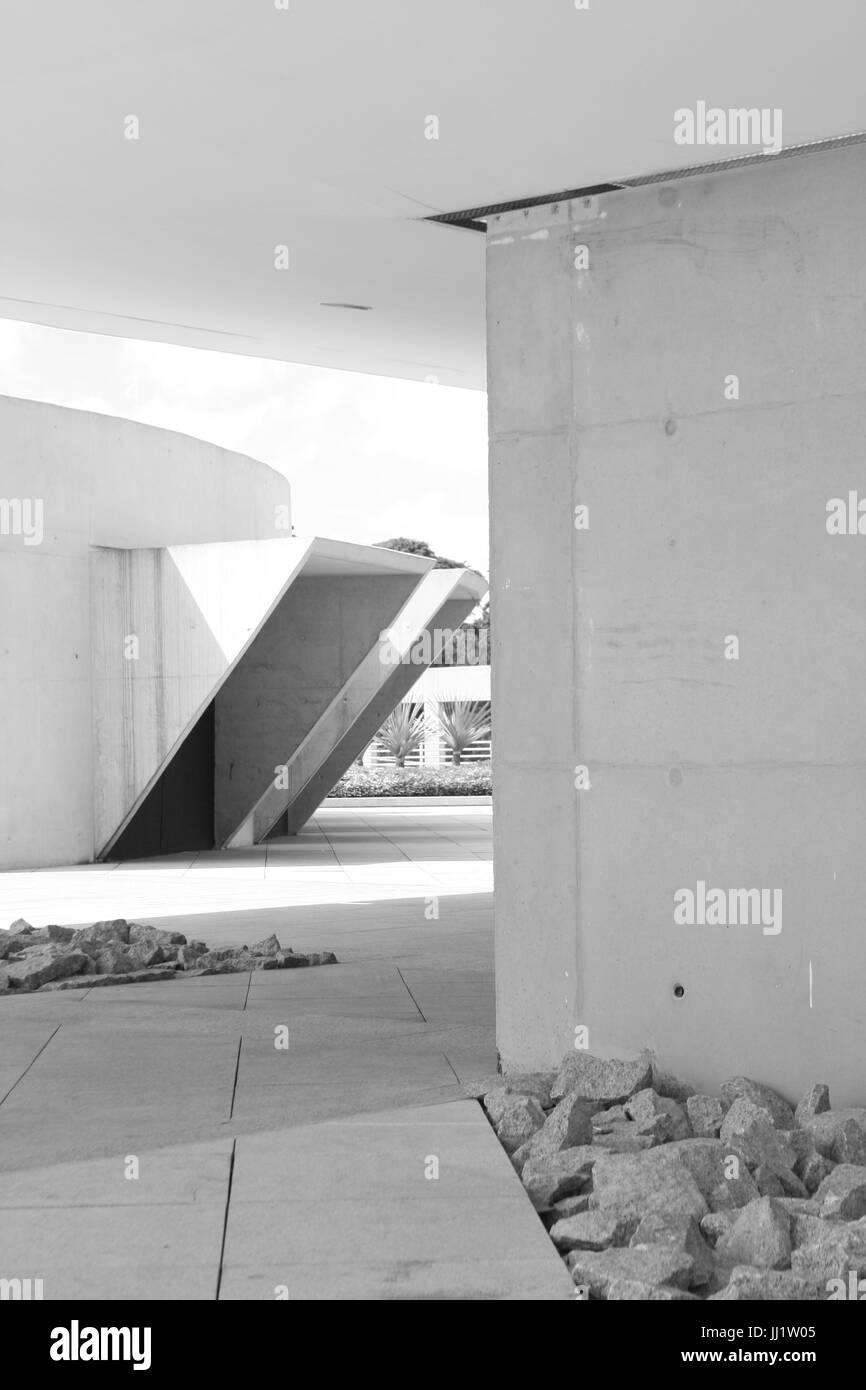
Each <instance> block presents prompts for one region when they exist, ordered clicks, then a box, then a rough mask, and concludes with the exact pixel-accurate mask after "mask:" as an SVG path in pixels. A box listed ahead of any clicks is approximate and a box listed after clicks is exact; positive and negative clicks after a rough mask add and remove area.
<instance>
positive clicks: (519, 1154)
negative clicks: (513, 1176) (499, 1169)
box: [508, 1135, 535, 1178]
mask: <svg viewBox="0 0 866 1390" xmlns="http://www.w3.org/2000/svg"><path fill="white" fill-rule="evenodd" d="M534 1137H535V1136H534V1135H533V1138H534ZM508 1157H509V1158H510V1159H511V1166H512V1168H513V1169H514V1171H515V1173H517V1174H518V1176H519V1177H521V1178H522V1177H523V1170H524V1168H525V1167H526V1165H527V1163H528V1162H529V1160H530V1158H531V1157H532V1139H527V1140H526V1142H525V1143H523V1144H521V1145H520V1146H519V1147H518V1148H516V1149H515V1150H514V1152H513V1153H510V1154H509V1155H508Z"/></svg>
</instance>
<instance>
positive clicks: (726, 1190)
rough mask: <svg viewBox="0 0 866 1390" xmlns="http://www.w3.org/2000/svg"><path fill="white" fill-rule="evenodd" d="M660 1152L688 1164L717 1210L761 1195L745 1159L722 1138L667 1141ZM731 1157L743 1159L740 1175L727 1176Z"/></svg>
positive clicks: (708, 1199) (710, 1203)
mask: <svg viewBox="0 0 866 1390" xmlns="http://www.w3.org/2000/svg"><path fill="white" fill-rule="evenodd" d="M660 1152H662V1153H665V1154H670V1155H672V1156H675V1157H676V1158H677V1159H679V1161H680V1162H681V1163H684V1164H685V1165H686V1167H687V1168H688V1170H689V1172H690V1173H691V1175H692V1177H693V1178H694V1180H695V1182H696V1183H697V1185H698V1187H699V1189H700V1191H701V1192H702V1194H703V1196H704V1198H705V1199H706V1201H707V1202H708V1203H709V1205H710V1207H711V1209H712V1210H713V1211H724V1210H728V1209H729V1208H731V1207H744V1206H746V1204H747V1203H748V1202H751V1201H753V1200H754V1198H755V1197H758V1196H759V1195H760V1194H759V1192H758V1188H757V1185H756V1184H755V1183H754V1182H753V1181H752V1178H751V1176H750V1174H749V1171H748V1169H747V1167H746V1164H745V1160H744V1159H742V1158H741V1157H740V1156H739V1155H738V1154H737V1153H732V1152H731V1149H730V1148H728V1147H726V1146H725V1145H724V1144H722V1143H721V1141H720V1140H718V1139H681V1140H679V1141H678V1142H677V1143H675V1144H666V1145H665V1147H664V1149H663V1150H660ZM731 1158H738V1159H739V1166H740V1174H739V1176H738V1177H731V1178H728V1177H727V1176H726V1174H727V1173H728V1172H729V1171H730V1170H731V1168H730V1163H729V1160H730V1159H731Z"/></svg>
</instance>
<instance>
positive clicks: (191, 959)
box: [177, 941, 207, 970]
mask: <svg viewBox="0 0 866 1390" xmlns="http://www.w3.org/2000/svg"><path fill="white" fill-rule="evenodd" d="M204 955H207V946H205V944H204V942H203V941H190V942H188V943H187V945H186V946H178V948H177V961H178V964H179V965H180V966H181V968H182V969H184V970H192V969H194V968H195V965H196V962H197V961H198V960H199V958H200V957H201V956H204Z"/></svg>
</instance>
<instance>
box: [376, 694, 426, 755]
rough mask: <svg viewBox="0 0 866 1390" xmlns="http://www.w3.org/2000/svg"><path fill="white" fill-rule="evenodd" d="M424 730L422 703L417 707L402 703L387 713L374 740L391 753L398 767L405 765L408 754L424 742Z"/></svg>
mask: <svg viewBox="0 0 866 1390" xmlns="http://www.w3.org/2000/svg"><path fill="white" fill-rule="evenodd" d="M424 732H425V722H424V707H423V705H422V706H421V708H420V709H418V708H416V707H415V706H413V705H408V704H402V705H398V706H397V708H396V709H395V710H392V712H391V713H390V714H389V715H388V718H387V719H386V720H385V723H384V724H383V725H382V727H381V729H380V730H379V732H378V734H377V735H376V740H377V742H378V743H379V745H380V746H381V747H382V748H384V749H385V752H386V753H391V754H392V755H393V757H394V759H395V760H396V763H397V766H398V767H405V766H406V759H407V758H408V756H409V754H410V753H414V752H415V749H416V748H419V747H420V746H421V744H422V743H423V742H424Z"/></svg>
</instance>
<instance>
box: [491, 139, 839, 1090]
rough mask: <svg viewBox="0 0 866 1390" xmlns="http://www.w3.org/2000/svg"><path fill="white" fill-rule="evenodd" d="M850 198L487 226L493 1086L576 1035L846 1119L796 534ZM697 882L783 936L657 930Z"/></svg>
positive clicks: (777, 196) (798, 166) (656, 207)
mask: <svg viewBox="0 0 866 1390" xmlns="http://www.w3.org/2000/svg"><path fill="white" fill-rule="evenodd" d="M864 172H866V146H863V145H860V146H856V147H854V146H852V147H851V148H847V149H837V150H832V151H823V152H819V153H814V152H813V153H810V154H807V155H804V156H803V157H802V158H798V159H792V160H787V161H780V162H779V163H772V164H765V163H759V164H757V165H755V166H754V167H752V168H748V169H745V168H744V169H739V170H731V171H725V172H720V173H713V174H708V175H701V176H696V177H693V178H688V179H683V180H682V181H679V182H671V183H661V184H658V185H650V186H647V187H642V188H634V189H627V190H624V191H614V192H611V193H604V194H601V195H599V196H597V197H589V198H584V199H575V200H574V201H573V202H571V203H560V204H558V205H548V206H546V207H539V208H535V209H527V210H524V211H520V212H516V213H506V214H502V215H501V216H497V217H495V218H493V219H491V222H490V224H489V236H488V323H489V352H488V362H489V374H490V409H491V453H490V462H491V474H490V478H491V486H490V495H491V527H492V569H493V575H492V581H491V595H492V603H493V606H494V610H495V622H494V626H493V641H494V644H495V652H494V654H493V660H492V674H493V706H494V709H495V711H496V715H495V717H496V737H497V749H498V757H497V765H496V785H495V788H494V810H495V819H496V896H497V906H496V919H497V925H496V951H497V961H496V975H497V998H498V1003H499V1018H498V1040H499V1047H500V1052H501V1054H502V1057H503V1061H504V1062H505V1064H506V1065H507V1066H523V1067H526V1066H530V1067H532V1066H545V1065H550V1064H553V1063H555V1061H556V1060H557V1059H558V1058H559V1057H560V1056H561V1055H562V1054H563V1052H564V1051H566V1050H567V1049H568V1048H569V1047H570V1046H571V1045H572V1042H573V1039H574V1029H575V1027H576V1026H581V1027H584V1028H586V1029H587V1030H588V1046H589V1048H590V1049H591V1050H592V1051H594V1052H605V1051H607V1052H613V1053H615V1052H627V1053H628V1052H634V1051H636V1050H637V1049H638V1048H640V1047H643V1046H646V1045H649V1046H653V1047H655V1048H656V1049H657V1051H658V1053H659V1055H660V1056H661V1057H662V1058H663V1059H664V1063H665V1065H666V1066H668V1067H670V1068H671V1069H672V1070H674V1071H676V1072H681V1073H683V1074H684V1075H685V1076H686V1077H687V1079H688V1080H690V1081H692V1082H693V1083H694V1084H695V1085H697V1086H699V1087H700V1088H702V1089H704V1090H707V1091H710V1092H713V1091H715V1090H716V1089H717V1088H718V1084H719V1082H720V1081H721V1080H722V1079H723V1077H724V1076H725V1075H726V1074H730V1073H733V1072H744V1073H746V1074H749V1075H759V1076H760V1079H761V1080H763V1081H764V1082H766V1083H767V1084H770V1085H773V1086H776V1087H777V1088H778V1089H780V1090H781V1091H782V1092H783V1093H784V1094H786V1095H789V1096H791V1097H792V1098H793V1099H796V1097H797V1096H798V1095H799V1094H800V1093H801V1092H802V1091H804V1090H805V1089H806V1088H807V1087H808V1086H809V1085H810V1084H812V1083H813V1082H814V1081H815V1080H818V1079H821V1080H827V1081H828V1082H830V1083H831V1085H832V1088H833V1096H834V1102H835V1103H836V1104H839V1105H844V1104H862V1102H863V1100H864V1099H866V1097H864V1093H863V1077H862V1066H861V1061H860V1059H861V1058H862V1056H863V1052H864V1047H866V1019H864V1011H863V1007H862V984H861V981H862V975H863V968H864V952H866V947H864V936H863V930H862V903H863V897H864V887H866V882H864V861H863V854H862V847H861V827H862V825H863V822H864V815H866V781H864V778H863V764H864V757H866V732H864V722H863V717H862V691H863V688H864V683H866V611H864V606H863V603H862V601H861V596H862V592H863V585H864V580H866V541H864V540H863V537H862V536H857V535H854V536H832V535H830V534H828V531H827V528H826V521H827V503H828V501H829V500H830V499H832V498H835V497H841V498H843V499H847V497H848V493H849V490H853V489H857V488H858V487H861V486H862V476H863V468H862V440H863V433H864V427H866V401H864V396H863V376H864V369H866V339H864V335H863V332H862V301H861V297H860V296H859V294H857V293H852V286H859V285H860V283H861V280H862V227H863V222H864V217H866V180H864V177H863V176H864ZM580 247H585V248H586V253H587V256H588V264H587V263H586V262H585V261H584V260H579V261H578V259H577V258H576V256H575V251H576V249H577V248H580ZM731 378H736V390H737V393H738V394H736V395H734V394H733V392H734V390H735V383H734V382H733V381H732V380H731ZM576 507H585V508H588V518H589V525H588V527H585V526H582V527H581V529H577V528H576V525H575V522H576V520H577V521H579V522H583V521H584V520H585V517H584V516H582V515H581V516H578V517H577V518H576V516H575V508H576ZM527 516H531V517H532V525H531V526H527V523H526V518H527ZM732 637H733V638H736V639H737V641H738V643H739V650H738V653H737V654H736V655H737V659H729V658H730V657H731V656H732V655H734V648H733V646H732V645H731V644H730V639H731V638H732ZM578 768H585V769H586V776H587V777H588V779H589V786H586V784H585V782H584V784H583V785H582V786H580V787H576V785H575V772H576V769H578ZM699 881H703V882H705V883H706V885H707V887H708V888H715V887H718V888H721V889H722V890H725V891H726V890H731V889H734V890H736V889H743V890H749V889H755V888H757V889H763V890H767V891H768V892H769V893H771V894H772V892H773V891H774V890H776V889H778V890H780V891H781V893H782V896H783V905H784V910H783V925H782V930H781V931H780V932H779V933H778V934H774V935H769V934H765V933H764V932H763V931H762V926H761V924H760V923H758V924H755V923H752V924H747V925H734V926H732V925H727V926H725V925H719V926H712V925H706V926H702V925H681V924H678V923H677V922H676V921H675V919H674V895H675V893H676V892H677V891H678V890H680V889H682V888H690V889H691V890H692V892H695V890H696V885H697V883H698V882H699Z"/></svg>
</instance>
